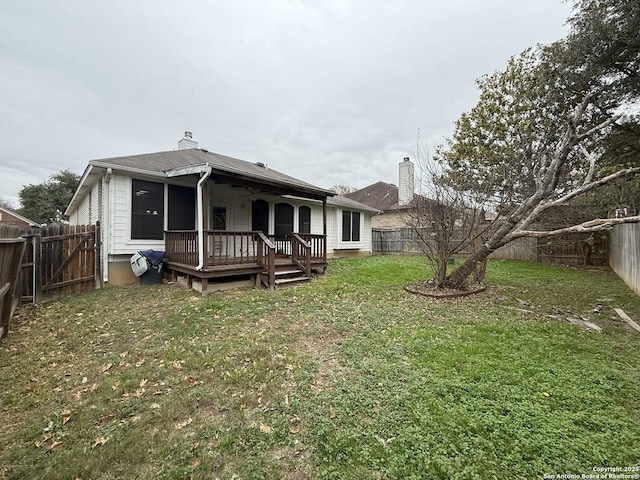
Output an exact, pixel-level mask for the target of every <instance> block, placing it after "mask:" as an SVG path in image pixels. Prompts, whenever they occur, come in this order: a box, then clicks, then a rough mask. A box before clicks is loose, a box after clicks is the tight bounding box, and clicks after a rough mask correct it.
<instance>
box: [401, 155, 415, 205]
mask: <svg viewBox="0 0 640 480" xmlns="http://www.w3.org/2000/svg"><path fill="white" fill-rule="evenodd" d="M398 169H399V175H398V176H399V186H398V205H399V206H401V207H402V206H405V205H409V204H410V203H411V201H412V200H413V194H414V191H415V185H414V179H413V162H412V161H411V160H409V157H404V161H402V162H400V164H399V166H398Z"/></svg>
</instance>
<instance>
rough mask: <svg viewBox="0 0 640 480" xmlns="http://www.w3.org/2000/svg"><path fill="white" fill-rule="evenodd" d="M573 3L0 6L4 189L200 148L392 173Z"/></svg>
mask: <svg viewBox="0 0 640 480" xmlns="http://www.w3.org/2000/svg"><path fill="white" fill-rule="evenodd" d="M568 15H569V7H568V6H567V5H566V4H563V3H562V2H560V1H559V0H544V1H540V2H513V1H509V0H490V1H489V0H488V1H484V2H470V1H468V0H453V1H449V2H425V1H419V0H399V1H397V2H388V1H382V0H366V1H365V0H325V1H311V0H308V1H304V0H268V1H264V0H242V1H237V2H227V1H221V0H220V1H218V0H215V1H205V0H186V1H180V2H173V1H168V0H162V1H155V0H154V1H152V0H137V1H135V2H124V1H122V0H117V1H111V2H86V1H81V0H70V1H62V0H22V1H20V2H5V3H4V4H3V5H2V6H0V62H2V65H3V68H2V70H1V71H0V114H1V115H0V118H1V119H2V120H1V121H2V124H1V125H0V178H2V181H0V197H5V198H9V199H15V198H16V196H17V192H18V191H19V189H20V188H21V187H22V186H23V185H25V184H28V183H41V182H43V181H45V180H46V179H47V178H48V177H49V176H50V175H51V174H53V173H56V172H57V171H59V170H61V169H65V168H68V169H70V170H72V171H75V172H77V173H82V171H83V170H84V168H85V166H86V164H87V162H88V160H90V159H93V158H101V157H111V156H118V155H127V154H133V153H142V152H153V151H161V150H170V149H172V148H175V146H176V143H177V140H178V139H179V138H180V136H181V134H182V132H183V131H184V130H191V131H193V132H194V136H195V139H196V140H197V141H199V143H200V145H201V146H202V147H203V148H208V149H209V150H212V151H215V152H219V153H223V154H227V155H231V156H235V157H238V158H243V159H246V160H249V161H262V162H265V163H267V164H269V165H270V166H271V167H272V168H275V169H278V170H281V171H283V172H285V173H287V174H289V175H292V176H295V177H298V178H301V179H303V180H306V181H309V182H311V183H314V184H317V185H318V186H321V187H329V186H331V185H333V184H337V183H341V184H351V185H356V186H359V187H362V186H365V185H367V184H369V183H373V182H375V181H378V180H384V181H390V182H396V181H397V178H396V177H397V164H398V162H399V161H401V160H402V157H404V156H406V155H413V154H414V152H415V145H416V133H417V129H418V128H420V129H421V130H420V131H421V138H423V139H425V140H426V139H432V140H437V141H441V140H442V138H443V137H444V136H446V135H448V134H449V133H450V132H451V131H452V127H453V122H454V121H455V120H456V118H457V117H458V116H459V115H460V113H462V112H463V111H465V110H468V109H469V108H471V107H472V106H473V104H474V103H475V101H476V97H477V94H476V90H475V83H474V81H475V79H476V78H477V77H479V76H480V75H482V74H484V73H491V72H493V71H494V70H496V69H498V68H502V67H503V66H504V65H505V63H506V61H507V59H508V58H509V57H510V56H511V55H515V54H517V53H519V52H520V51H522V50H523V49H524V48H526V47H529V46H532V45H535V44H536V43H538V42H542V43H545V42H550V41H553V40H556V39H558V38H560V37H561V36H562V35H563V34H564V27H563V24H564V21H565V20H566V18H567V17H568Z"/></svg>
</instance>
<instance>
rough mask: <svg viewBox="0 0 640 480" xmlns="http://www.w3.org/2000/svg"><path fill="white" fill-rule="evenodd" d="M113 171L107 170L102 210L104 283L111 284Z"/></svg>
mask: <svg viewBox="0 0 640 480" xmlns="http://www.w3.org/2000/svg"><path fill="white" fill-rule="evenodd" d="M112 175H113V170H112V169H111V167H109V168H107V172H106V173H105V175H104V182H105V184H106V185H105V189H104V196H105V199H104V202H103V205H104V206H103V209H102V218H101V220H102V225H101V228H102V240H103V241H102V258H101V259H100V261H101V262H102V281H103V283H108V282H109V252H110V251H111V250H110V249H111V210H112V208H111V204H110V203H109V202H110V201H111V192H110V189H111V176H112Z"/></svg>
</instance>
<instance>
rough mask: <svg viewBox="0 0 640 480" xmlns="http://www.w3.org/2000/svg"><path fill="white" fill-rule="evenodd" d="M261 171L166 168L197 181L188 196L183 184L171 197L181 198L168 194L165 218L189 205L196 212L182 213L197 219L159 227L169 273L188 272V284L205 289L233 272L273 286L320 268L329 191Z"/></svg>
mask: <svg viewBox="0 0 640 480" xmlns="http://www.w3.org/2000/svg"><path fill="white" fill-rule="evenodd" d="M262 170H265V168H264V167H259V170H258V171H259V173H263V172H262ZM264 173H265V174H266V177H265V178H256V175H255V174H252V175H251V176H247V175H246V174H241V173H238V174H235V175H230V174H229V173H228V172H220V171H217V170H216V169H215V168H212V166H211V165H207V164H205V165H200V166H190V167H187V168H180V169H175V170H174V171H171V172H168V176H169V177H170V178H171V177H178V178H176V180H179V181H182V182H184V181H185V180H187V179H189V178H190V179H191V182H195V181H196V180H197V183H196V186H195V188H193V189H192V193H191V195H186V194H185V191H184V189H183V192H182V194H181V196H175V198H176V199H177V202H179V203H175V202H174V204H173V205H172V196H171V195H170V196H169V211H170V214H169V218H170V219H171V218H176V217H175V215H173V216H172V215H171V212H172V211H173V212H180V214H181V215H183V216H184V214H185V213H186V212H189V208H188V205H194V204H195V212H193V207H191V212H189V213H186V217H187V218H194V217H195V225H193V224H191V225H192V226H195V228H188V222H187V228H184V226H185V223H184V222H182V221H180V220H179V221H178V222H173V225H172V222H171V221H170V222H169V223H168V225H167V227H168V229H167V230H165V232H164V243H165V267H166V270H168V271H169V272H171V274H172V277H175V276H176V275H182V276H186V278H187V282H188V284H189V286H191V285H192V282H193V281H194V280H197V281H198V282H199V283H200V284H201V288H202V291H203V292H206V291H207V290H208V287H209V284H210V283H213V282H222V281H224V280H225V279H227V280H229V279H239V278H244V279H251V280H252V281H254V282H255V284H256V285H258V286H266V287H267V288H271V289H275V288H277V287H278V286H279V285H283V284H287V283H293V282H297V281H305V280H308V279H310V278H311V274H312V272H313V271H316V272H318V271H320V272H323V271H324V270H325V268H326V265H327V207H326V199H327V196H328V195H330V194H331V192H327V191H325V190H321V189H317V188H316V187H312V186H310V185H308V184H304V183H300V182H299V181H294V182H287V181H285V180H286V179H285V178H278V177H276V178H268V176H269V175H270V174H272V171H269V170H266V171H265V172H264ZM195 175H198V177H199V178H198V177H195ZM277 175H280V176H282V175H281V174H277ZM283 177H284V176H283ZM192 185H193V183H192ZM189 197H190V198H189ZM176 223H177V224H179V225H180V227H176ZM320 232H321V233H320Z"/></svg>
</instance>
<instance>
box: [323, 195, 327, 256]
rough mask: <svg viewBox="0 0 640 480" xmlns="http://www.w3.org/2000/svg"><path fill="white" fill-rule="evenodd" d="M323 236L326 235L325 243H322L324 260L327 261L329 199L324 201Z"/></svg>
mask: <svg viewBox="0 0 640 480" xmlns="http://www.w3.org/2000/svg"><path fill="white" fill-rule="evenodd" d="M322 234H323V235H324V242H322V245H324V247H323V249H322V250H323V252H322V259H323V260H324V261H325V262H326V261H327V197H324V198H323V199H322Z"/></svg>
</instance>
